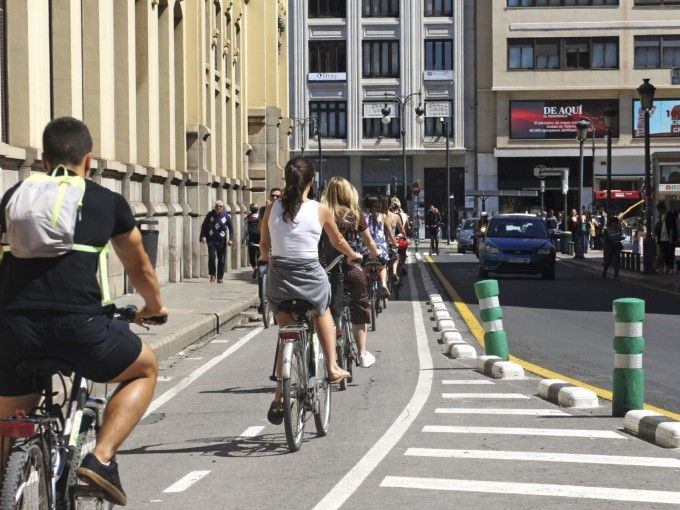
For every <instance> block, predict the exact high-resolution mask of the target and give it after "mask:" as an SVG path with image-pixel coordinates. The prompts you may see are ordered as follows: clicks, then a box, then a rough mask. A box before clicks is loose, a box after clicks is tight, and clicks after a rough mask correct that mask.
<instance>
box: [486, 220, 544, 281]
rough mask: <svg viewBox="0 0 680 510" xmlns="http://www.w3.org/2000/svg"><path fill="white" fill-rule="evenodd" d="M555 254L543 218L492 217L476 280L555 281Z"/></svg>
mask: <svg viewBox="0 0 680 510" xmlns="http://www.w3.org/2000/svg"><path fill="white" fill-rule="evenodd" d="M555 253H556V252H555V248H554V246H553V238H552V236H551V235H550V234H549V233H548V229H547V228H546V224H545V220H544V219H543V218H539V217H537V216H533V215H529V214H501V215H499V216H494V217H493V218H492V219H491V222H490V223H489V227H488V229H487V231H486V235H485V236H484V240H483V243H482V247H481V250H480V253H479V276H480V278H487V277H488V276H489V273H497V274H501V273H504V274H537V275H541V276H542V277H543V278H545V279H547V280H554V279H555Z"/></svg>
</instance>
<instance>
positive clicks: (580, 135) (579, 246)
mask: <svg viewBox="0 0 680 510" xmlns="http://www.w3.org/2000/svg"><path fill="white" fill-rule="evenodd" d="M588 127H590V122H588V121H587V120H585V119H581V120H579V121H578V122H577V123H576V139H577V140H578V170H579V184H578V228H577V230H576V247H575V250H574V258H577V259H582V258H583V252H584V248H585V247H584V246H583V142H585V141H586V138H588Z"/></svg>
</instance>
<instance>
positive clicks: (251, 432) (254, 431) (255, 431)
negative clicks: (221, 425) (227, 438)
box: [238, 427, 265, 439]
mask: <svg viewBox="0 0 680 510" xmlns="http://www.w3.org/2000/svg"><path fill="white" fill-rule="evenodd" d="M264 429H265V427H248V428H247V429H246V430H244V431H243V432H241V435H239V436H238V439H245V438H249V437H255V436H259V435H260V432H262V431H263V430H264Z"/></svg>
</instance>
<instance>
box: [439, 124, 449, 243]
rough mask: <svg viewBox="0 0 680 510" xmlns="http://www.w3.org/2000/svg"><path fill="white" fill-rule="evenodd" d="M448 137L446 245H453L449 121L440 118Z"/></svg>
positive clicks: (445, 134)
mask: <svg viewBox="0 0 680 510" xmlns="http://www.w3.org/2000/svg"><path fill="white" fill-rule="evenodd" d="M439 122H441V123H442V127H443V128H444V136H445V137H446V244H451V168H450V167H451V165H450V160H449V119H448V117H440V118H439Z"/></svg>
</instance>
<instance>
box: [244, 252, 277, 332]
mask: <svg viewBox="0 0 680 510" xmlns="http://www.w3.org/2000/svg"><path fill="white" fill-rule="evenodd" d="M250 246H252V247H253V248H255V249H256V255H255V260H256V261H259V260H260V245H259V244H255V243H252V244H251V245H250ZM266 288H267V265H266V264H259V263H258V266H257V294H258V297H259V298H260V313H261V314H262V325H263V326H264V327H265V329H266V328H269V326H271V325H272V324H274V311H273V310H272V308H271V305H270V304H269V300H268V299H267V292H266V291H265V289H266Z"/></svg>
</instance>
